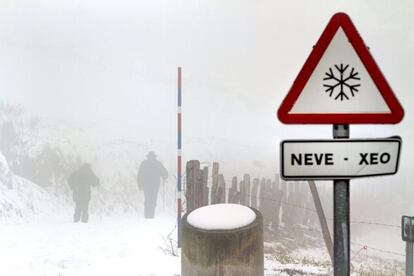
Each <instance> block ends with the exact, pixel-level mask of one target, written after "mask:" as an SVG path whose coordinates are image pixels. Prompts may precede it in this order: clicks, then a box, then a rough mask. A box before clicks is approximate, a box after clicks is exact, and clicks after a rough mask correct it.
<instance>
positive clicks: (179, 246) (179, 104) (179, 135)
mask: <svg viewBox="0 0 414 276" xmlns="http://www.w3.org/2000/svg"><path fill="white" fill-rule="evenodd" d="M177 107H178V108H177V247H178V248H181V210H182V206H181V204H182V203H181V67H178V99H177Z"/></svg>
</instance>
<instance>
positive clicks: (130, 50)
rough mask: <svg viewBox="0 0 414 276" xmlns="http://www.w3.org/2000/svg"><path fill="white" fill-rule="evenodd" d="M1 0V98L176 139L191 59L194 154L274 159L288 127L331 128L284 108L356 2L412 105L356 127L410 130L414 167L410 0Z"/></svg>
mask: <svg viewBox="0 0 414 276" xmlns="http://www.w3.org/2000/svg"><path fill="white" fill-rule="evenodd" d="M0 5H1V8H0V65H1V66H0V91H1V92H0V95H1V100H2V101H4V102H7V103H15V104H21V105H22V106H23V107H24V108H25V109H27V110H28V111H30V112H31V113H33V114H34V115H37V116H41V117H44V118H48V119H49V120H56V121H64V122H70V123H73V124H75V125H79V126H81V127H84V128H85V129H87V130H88V131H89V132H90V133H91V135H92V134H93V133H95V134H96V133H105V135H106V136H108V137H111V138H117V137H124V138H125V137H126V138H129V139H131V140H135V141H138V142H139V141H148V140H150V139H160V140H165V141H168V143H171V146H172V148H173V147H174V143H175V141H176V133H175V131H176V71H177V67H178V66H182V67H183V131H184V133H183V139H184V140H183V143H184V144H183V145H184V149H183V155H184V157H185V158H188V159H190V158H197V156H200V155H203V154H206V152H208V153H209V155H208V157H209V158H211V159H223V158H226V157H228V155H231V154H237V153H238V152H240V151H243V150H244V151H247V152H249V154H250V155H252V154H254V155H256V157H254V159H257V160H265V162H266V161H271V162H273V161H272V160H278V156H277V154H278V153H277V147H278V146H277V145H278V143H279V142H280V140H281V139H288V138H289V139H294V138H308V137H314V138H330V137H331V127H330V126H287V125H283V124H281V123H280V122H279V121H278V120H277V118H276V110H277V108H278V106H279V105H280V102H281V100H282V99H283V98H284V96H285V95H286V93H287V91H288V90H289V88H290V86H291V85H292V83H293V80H294V79H295V77H296V75H297V74H298V72H299V70H300V68H301V66H302V65H303V63H304V62H305V60H306V58H307V56H308V55H309V53H310V51H311V49H312V46H313V45H314V44H315V43H316V41H317V39H318V38H319V36H320V34H321V32H322V31H323V29H324V27H325V26H326V24H327V22H328V21H329V19H330V17H331V16H332V15H333V14H334V13H336V12H339V11H344V12H347V13H348V14H349V15H350V17H351V19H352V20H353V22H354V24H355V25H356V27H357V29H358V30H359V32H360V34H361V36H362V37H363V39H364V41H365V43H366V44H367V45H368V46H369V47H370V51H371V53H372V55H373V57H374V59H375V60H376V62H377V63H378V65H379V67H380V68H381V70H382V72H383V74H384V75H385V77H386V78H387V80H388V82H389V83H390V85H391V87H392V88H393V89H394V92H395V94H396V95H397V97H398V99H399V100H400V102H401V103H402V105H403V107H404V108H405V118H404V120H403V122H402V123H400V124H399V125H397V126H352V127H351V135H352V137H358V138H363V137H386V136H391V135H401V136H402V138H403V141H404V142H403V143H404V146H403V155H402V161H401V170H405V171H406V172H408V170H409V169H410V168H412V165H411V164H410V161H409V157H411V156H412V154H411V152H414V147H413V142H412V141H414V127H412V126H413V123H414V122H413V119H412V118H413V116H412V115H413V113H412V111H411V110H410V107H412V106H413V102H414V96H413V93H412V91H411V90H412V89H411V85H412V84H411V81H412V71H413V70H412V64H413V61H414V21H413V20H412V15H413V14H414V3H413V2H412V1H409V0H407V1H398V2H390V1H346V2H345V1H336V2H334V1H305V0H303V1H247V0H242V1H175V0H174V1H170V0H155V1H132V0H131V1H128V0H121V1H118V0H117V1H115V0H105V1H97V0H87V1H84V0H82V1H81V0H75V1H52V0H40V1H35V2H33V1H23V0H21V1H6V0H3V1H1V4H0ZM200 141H202V142H203V144H200ZM211 141H218V142H217V143H221V144H220V145H221V148H220V147H218V146H217V143H215V142H211ZM222 148H225V149H226V150H227V153H225V154H224V153H221V154H220V153H219V152H220V151H221V149H222ZM246 149H247V150H246ZM276 162H277V161H275V164H274V165H272V168H276Z"/></svg>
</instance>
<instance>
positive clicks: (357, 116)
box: [277, 13, 404, 124]
mask: <svg viewBox="0 0 414 276" xmlns="http://www.w3.org/2000/svg"><path fill="white" fill-rule="evenodd" d="M339 27H341V28H342V29H343V30H344V32H345V34H346V36H347V37H348V39H349V42H350V43H351V45H352V46H353V47H354V49H355V51H356V53H357V55H358V56H359V58H360V59H361V62H362V63H363V64H364V66H365V68H366V69H367V71H368V73H369V74H370V76H371V78H372V80H373V81H374V83H375V85H376V86H377V88H378V90H379V91H380V93H381V95H382V97H383V98H384V100H385V102H386V104H387V105H388V107H389V109H390V110H391V113H351V114H348V113H345V114H342V113H339V114H331V113H329V114H327V113H313V114H289V111H290V110H291V109H292V107H293V106H294V104H295V102H296V100H297V99H298V98H299V95H300V94H301V92H302V90H303V88H304V87H305V85H306V83H307V82H308V80H309V78H310V76H311V74H312V72H313V71H314V70H315V68H316V66H317V65H318V63H319V61H320V59H321V58H322V56H323V54H324V53H325V51H326V49H327V48H328V46H329V44H330V43H331V41H332V39H333V37H334V36H335V34H336V32H337V30H338V29H339ZM277 116H278V118H279V120H280V121H281V122H283V123H285V124H396V123H399V122H400V121H401V120H402V118H403V117H404V109H403V108H402V106H401V104H400V103H399V102H398V99H397V98H396V97H395V95H394V93H393V91H392V89H391V87H390V86H389V84H388V82H387V81H386V79H385V77H384V76H383V74H382V73H381V71H380V69H379V67H378V65H377V64H376V62H375V60H374V58H373V57H372V56H371V54H370V53H369V50H368V48H367V46H366V45H365V43H364V41H363V40H362V38H361V36H360V35H359V33H358V31H357V29H356V28H355V26H354V24H353V23H352V21H351V19H350V18H349V16H348V15H347V14H345V13H336V14H335V15H334V16H333V17H332V18H331V20H330V21H329V23H328V25H327V26H326V28H325V30H324V31H323V33H322V35H321V37H320V38H319V40H318V42H317V43H316V45H315V47H314V48H313V50H312V52H311V54H310V55H309V57H308V59H307V60H306V62H305V64H304V65H303V67H302V69H301V70H300V72H299V74H298V76H297V77H296V80H295V81H294V83H293V85H292V87H291V88H290V90H289V92H288V94H287V96H286V97H285V99H284V100H283V102H282V104H281V106H280V107H279V110H278V112H277Z"/></svg>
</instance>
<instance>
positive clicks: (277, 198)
mask: <svg viewBox="0 0 414 276" xmlns="http://www.w3.org/2000/svg"><path fill="white" fill-rule="evenodd" d="M278 184H279V179H278V178H276V180H275V182H273V185H272V200H273V201H272V210H273V214H272V227H273V228H274V229H276V228H278V227H279V218H280V207H281V205H282V190H280V189H279V188H278V187H279V185H278Z"/></svg>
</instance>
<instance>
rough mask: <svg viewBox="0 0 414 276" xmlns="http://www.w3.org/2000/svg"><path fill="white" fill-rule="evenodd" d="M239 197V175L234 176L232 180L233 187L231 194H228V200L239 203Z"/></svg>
mask: <svg viewBox="0 0 414 276" xmlns="http://www.w3.org/2000/svg"><path fill="white" fill-rule="evenodd" d="M238 198H239V191H238V189H237V176H233V178H232V180H231V188H230V189H229V196H228V199H227V202H228V203H235V204H238V203H239V202H240V201H239V200H238Z"/></svg>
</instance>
